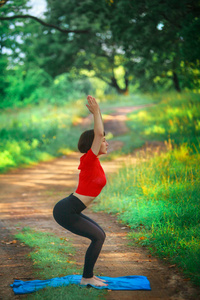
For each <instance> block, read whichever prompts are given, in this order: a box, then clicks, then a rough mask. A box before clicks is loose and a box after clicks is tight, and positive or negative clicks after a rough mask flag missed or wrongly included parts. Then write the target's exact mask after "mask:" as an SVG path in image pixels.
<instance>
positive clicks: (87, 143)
mask: <svg viewBox="0 0 200 300" xmlns="http://www.w3.org/2000/svg"><path fill="white" fill-rule="evenodd" d="M104 135H105V132H104ZM93 140H94V129H91V130H86V131H84V132H83V133H82V134H81V136H80V138H79V141H78V150H79V151H80V152H81V153H86V152H87V151H88V150H90V148H91V147H92V143H93Z"/></svg>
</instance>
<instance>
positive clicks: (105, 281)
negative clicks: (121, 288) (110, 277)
mask: <svg viewBox="0 0 200 300" xmlns="http://www.w3.org/2000/svg"><path fill="white" fill-rule="evenodd" d="M93 278H95V279H97V280H99V281H102V282H106V280H104V279H101V278H99V277H96V276H93Z"/></svg>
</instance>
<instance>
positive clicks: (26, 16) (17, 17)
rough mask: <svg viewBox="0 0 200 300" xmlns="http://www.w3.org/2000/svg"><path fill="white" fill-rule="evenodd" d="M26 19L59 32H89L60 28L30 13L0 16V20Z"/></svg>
mask: <svg viewBox="0 0 200 300" xmlns="http://www.w3.org/2000/svg"><path fill="white" fill-rule="evenodd" d="M19 18H20V19H28V18H31V19H33V20H35V21H37V22H39V23H40V24H42V25H44V26H47V27H51V28H54V29H57V30H59V31H61V32H64V33H70V32H73V33H89V30H68V29H63V28H60V27H58V26H56V25H53V24H48V23H46V22H44V21H42V20H40V19H38V18H37V17H34V16H31V15H15V16H12V17H0V20H2V21H4V20H13V19H19Z"/></svg>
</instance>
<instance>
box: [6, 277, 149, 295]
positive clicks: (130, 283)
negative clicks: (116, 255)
mask: <svg viewBox="0 0 200 300" xmlns="http://www.w3.org/2000/svg"><path fill="white" fill-rule="evenodd" d="M98 277H99V278H101V279H104V280H106V281H107V282H106V283H107V284H108V286H102V287H98V286H95V285H92V284H91V285H90V286H93V287H94V288H96V289H109V290H118V291H119V290H126V291H127V290H147V291H150V290H151V287H150V283H149V280H148V279H147V277H145V276H134V275H130V276H122V277H105V276H98ZM81 278H82V275H68V276H64V277H57V278H52V279H47V280H31V281H22V280H15V281H14V283H13V284H11V285H10V286H11V287H12V288H13V291H14V293H15V294H16V295H17V294H29V293H33V292H35V291H37V290H40V289H43V288H45V287H47V286H53V287H59V286H67V285H69V284H78V285H80V281H81ZM80 286H81V287H85V285H80Z"/></svg>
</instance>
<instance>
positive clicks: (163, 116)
mask: <svg viewBox="0 0 200 300" xmlns="http://www.w3.org/2000/svg"><path fill="white" fill-rule="evenodd" d="M160 99H161V101H160V103H159V104H157V105H154V106H152V107H148V108H145V109H143V110H142V111H139V112H133V113H131V114H129V121H128V122H127V124H128V126H129V128H130V131H131V134H130V135H131V138H132V141H134V138H136V137H137V135H139V136H140V137H142V138H143V141H144V142H145V141H151V140H159V141H165V140H168V138H170V139H172V140H174V142H175V143H176V144H181V143H184V142H191V143H194V144H198V138H199V136H200V118H199V116H200V96H199V94H192V93H184V94H182V95H180V94H177V93H173V94H165V95H160Z"/></svg>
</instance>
